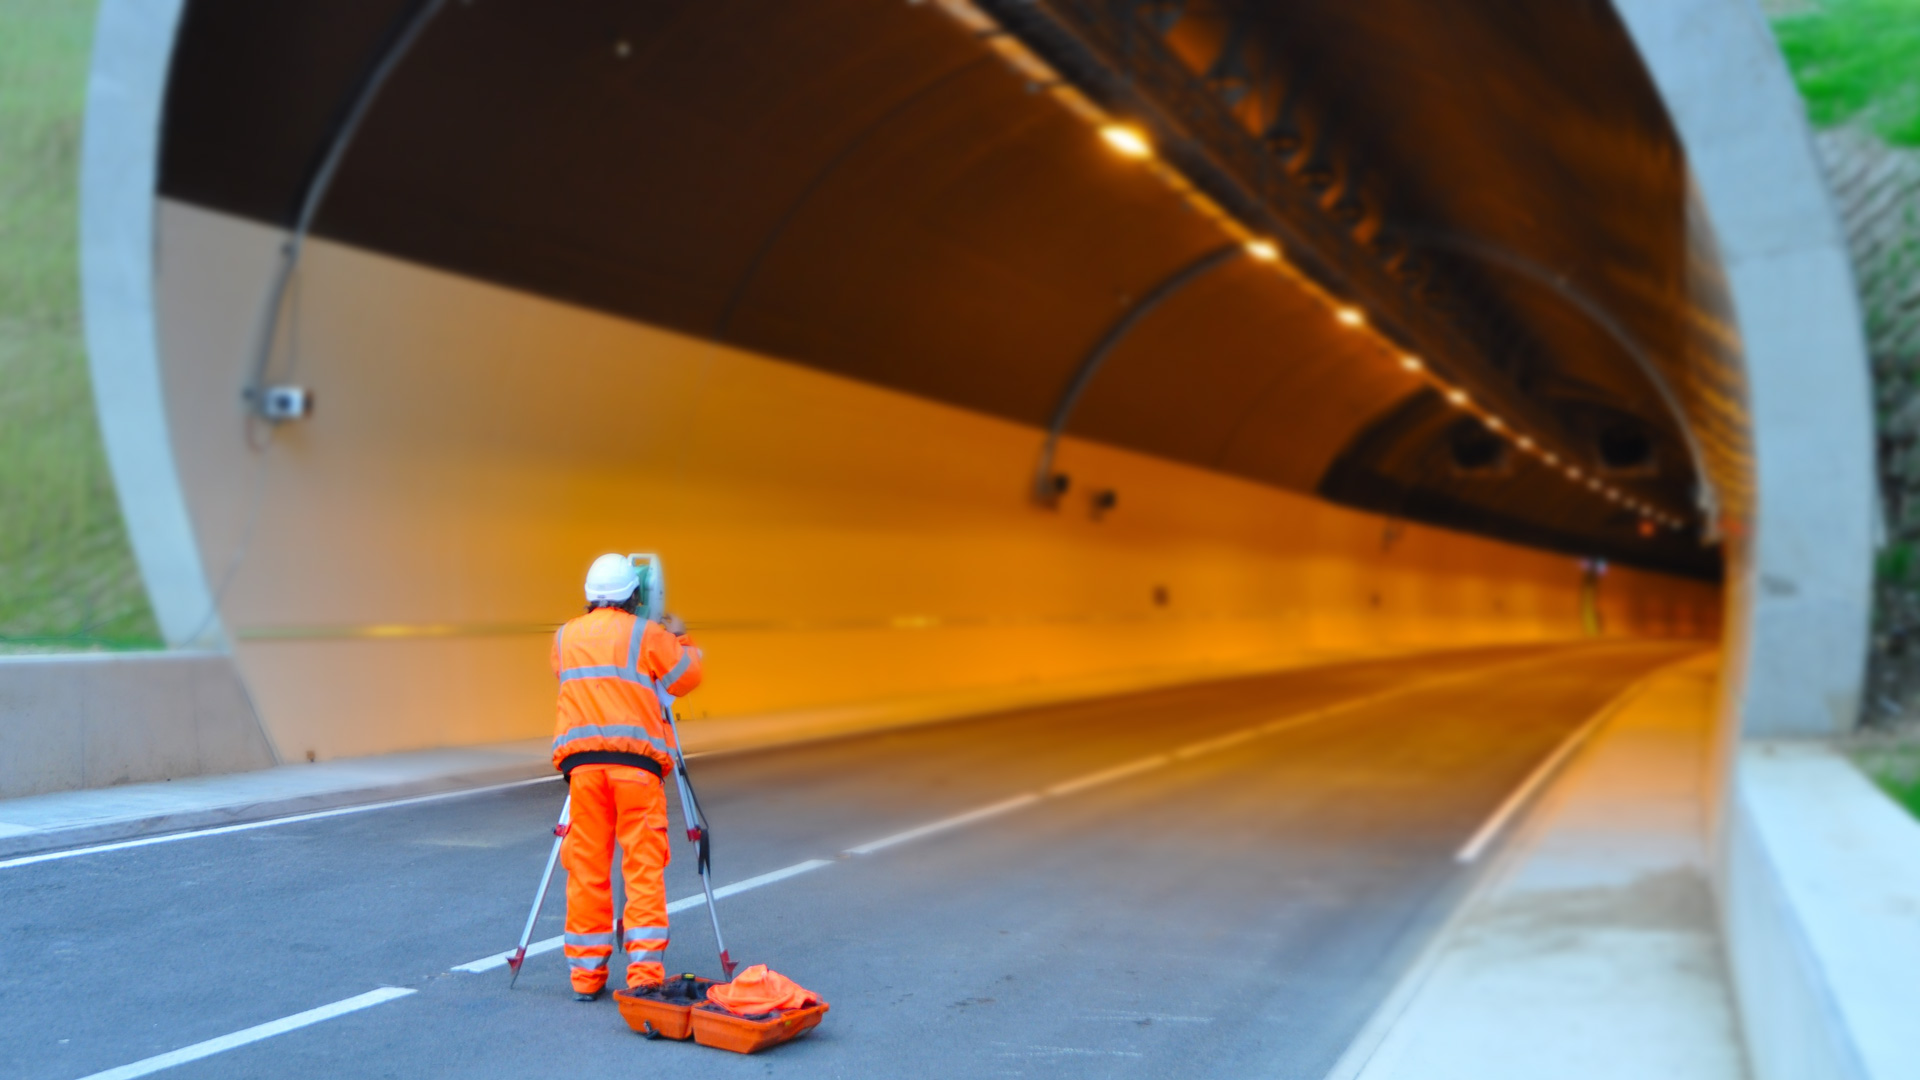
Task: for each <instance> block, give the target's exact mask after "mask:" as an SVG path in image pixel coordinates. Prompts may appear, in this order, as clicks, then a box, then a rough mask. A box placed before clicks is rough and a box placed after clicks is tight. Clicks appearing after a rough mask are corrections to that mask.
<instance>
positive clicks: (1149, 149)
mask: <svg viewBox="0 0 1920 1080" xmlns="http://www.w3.org/2000/svg"><path fill="white" fill-rule="evenodd" d="M1075 111H1076V112H1079V111H1082V110H1075ZM1099 132H1100V137H1101V138H1102V139H1103V140H1105V142H1106V144H1107V145H1108V146H1109V147H1111V148H1112V149H1113V150H1114V151H1115V152H1116V153H1119V154H1121V155H1123V156H1126V157H1130V158H1135V159H1139V160H1142V161H1154V162H1155V164H1156V165H1158V167H1159V170H1160V171H1161V172H1162V175H1163V176H1164V175H1166V174H1167V173H1169V172H1171V171H1172V170H1171V168H1170V167H1169V166H1166V165H1164V164H1161V163H1159V162H1158V161H1157V159H1156V157H1155V154H1154V149H1153V143H1152V142H1151V141H1150V140H1149V139H1148V138H1147V136H1146V134H1145V133H1144V132H1142V131H1141V130H1140V129H1139V128H1136V127H1133V126H1131V125H1128V124H1118V123H1113V122H1110V121H1108V122H1103V123H1102V124H1101V125H1100V127H1099ZM1180 179H1181V181H1182V182H1180V183H1178V184H1177V185H1176V186H1177V187H1179V188H1181V189H1182V194H1186V195H1188V196H1189V198H1192V197H1194V196H1199V192H1197V191H1194V189H1193V188H1192V187H1191V186H1190V185H1188V184H1186V183H1184V177H1182V178H1180ZM1199 197H1200V198H1203V199H1204V196H1199ZM1207 202H1208V206H1207V209H1209V210H1212V211H1213V213H1210V214H1209V216H1211V217H1213V218H1214V219H1215V220H1216V221H1219V222H1221V223H1222V224H1223V226H1224V225H1225V224H1226V223H1227V222H1233V224H1234V225H1238V224H1239V223H1238V222H1237V221H1235V220H1234V219H1232V218H1230V217H1227V216H1226V215H1225V214H1224V212H1222V211H1219V210H1218V208H1217V207H1214V206H1212V205H1211V200H1208V201H1207ZM1228 231H1229V232H1232V233H1234V234H1235V236H1236V238H1237V239H1239V240H1240V242H1241V244H1242V245H1243V246H1244V247H1245V248H1246V252H1247V254H1248V255H1251V256H1252V257H1253V258H1255V259H1257V260H1259V261H1260V262H1264V263H1270V264H1272V265H1274V266H1275V267H1284V266H1285V265H1286V264H1285V262H1284V261H1283V260H1282V258H1281V250H1280V245H1279V243H1278V242H1277V241H1275V240H1273V239H1271V238H1268V237H1264V236H1258V235H1253V234H1250V233H1248V231H1247V230H1246V229H1245V228H1244V227H1239V228H1229V229H1228ZM1289 276H1290V277H1292V278H1293V279H1294V280H1295V282H1296V283H1298V284H1299V285H1301V286H1302V287H1304V288H1305V289H1306V290H1307V291H1308V292H1310V293H1312V294H1313V295H1315V296H1317V297H1318V298H1319V299H1320V300H1321V302H1322V303H1324V304H1326V305H1327V306H1328V307H1329V308H1330V309H1331V310H1332V312H1333V317H1334V319H1335V320H1336V321H1338V322H1339V323H1340V324H1341V325H1342V326H1345V327H1347V328H1349V329H1352V330H1364V329H1366V328H1367V316H1366V313H1365V312H1364V311H1362V310H1360V309H1359V308H1357V307H1354V306H1353V305H1351V304H1348V303H1346V302H1344V301H1342V300H1340V299H1339V298H1338V297H1335V296H1332V295H1330V294H1329V293H1327V291H1326V290H1324V289H1322V288H1320V287H1319V285H1318V284H1317V283H1316V282H1313V281H1312V280H1310V279H1308V278H1306V277H1305V276H1304V275H1301V274H1298V273H1292V274H1290V275H1289ZM1369 337H1371V339H1372V340H1373V341H1374V342H1375V343H1376V344H1378V345H1379V346H1380V347H1381V349H1382V351H1383V352H1386V353H1390V354H1398V359H1399V364H1400V367H1401V368H1402V369H1404V370H1405V371H1407V372H1408V373H1410V374H1412V375H1415V376H1418V377H1420V378H1422V379H1424V380H1425V381H1426V382H1427V383H1429V384H1430V385H1432V386H1433V387H1434V388H1435V389H1436V390H1438V391H1440V393H1441V396H1443V397H1445V398H1446V400H1447V402H1448V403H1449V404H1451V405H1453V406H1454V407H1455V408H1457V409H1460V410H1462V411H1463V412H1467V413H1470V414H1472V415H1473V416H1474V417H1476V418H1477V419H1479V421H1480V423H1481V424H1482V425H1483V426H1485V427H1486V429H1487V430H1488V431H1490V432H1492V433H1494V434H1495V435H1496V436H1498V437H1500V438H1502V439H1505V440H1507V441H1508V442H1509V443H1511V444H1512V446H1513V447H1514V448H1515V449H1517V450H1519V451H1520V452H1521V453H1523V454H1526V455H1528V456H1530V457H1532V458H1534V459H1536V460H1537V461H1539V462H1540V463H1541V464H1542V465H1545V466H1546V467H1547V468H1549V469H1551V470H1553V471H1554V472H1556V473H1559V474H1560V475H1562V476H1564V477H1565V478H1566V479H1567V480H1568V481H1569V482H1571V483H1574V484H1577V485H1580V486H1583V487H1585V488H1586V489H1588V490H1589V491H1592V492H1593V493H1595V494H1597V495H1599V496H1600V497H1601V498H1604V499H1606V500H1607V501H1608V502H1611V503H1615V504H1618V505H1620V506H1623V507H1625V508H1626V509H1628V510H1631V511H1633V512H1635V513H1636V514H1638V515H1639V516H1640V520H1641V526H1642V532H1643V533H1650V532H1651V531H1652V526H1656V525H1657V526H1665V527H1666V528H1669V529H1681V528H1683V527H1684V525H1685V523H1684V521H1683V520H1682V519H1681V518H1680V516H1679V515H1677V514H1674V513H1671V512H1669V511H1666V510H1663V509H1661V508H1659V507H1657V506H1655V505H1653V504H1652V503H1649V502H1647V501H1646V500H1644V499H1640V498H1636V497H1635V496H1633V495H1632V494H1629V493H1628V492H1625V491H1622V490H1621V489H1619V488H1617V487H1615V486H1613V485H1612V484H1609V483H1607V482H1606V481H1604V480H1602V479H1601V478H1600V477H1599V476H1597V475H1594V474H1593V473H1592V472H1590V471H1588V470H1584V469H1582V468H1580V467H1579V466H1578V465H1577V464H1574V463H1573V462H1571V461H1566V460H1563V459H1562V456H1561V455H1560V454H1558V453H1556V452H1554V451H1552V450H1549V449H1547V448H1545V447H1543V446H1541V445H1540V444H1539V442H1538V441H1536V440H1535V439H1534V438H1533V437H1532V436H1531V435H1527V434H1525V433H1523V432H1518V431H1515V430H1513V428H1512V426H1511V425H1509V424H1508V423H1507V422H1506V421H1505V420H1503V419H1501V418H1500V417H1499V416H1497V415H1495V414H1494V413H1492V412H1490V411H1488V410H1487V409H1486V408H1485V407H1483V406H1481V405H1480V404H1479V403H1478V402H1476V401H1474V400H1473V398H1472V397H1471V396H1470V395H1469V394H1468V393H1467V392H1466V391H1465V390H1462V389H1461V388H1459V387H1457V386H1453V385H1451V384H1449V383H1448V382H1447V381H1446V380H1444V379H1442V378H1440V377H1439V376H1438V375H1436V374H1434V372H1433V369H1432V368H1430V367H1429V366H1428V365H1427V364H1426V362H1425V361H1423V360H1421V359H1420V358H1419V357H1417V356H1413V355H1411V354H1406V353H1399V351H1398V350H1397V349H1395V348H1393V346H1392V345H1391V344H1390V343H1388V342H1387V341H1385V340H1384V339H1382V338H1381V337H1380V336H1379V335H1378V334H1370V335H1369Z"/></svg>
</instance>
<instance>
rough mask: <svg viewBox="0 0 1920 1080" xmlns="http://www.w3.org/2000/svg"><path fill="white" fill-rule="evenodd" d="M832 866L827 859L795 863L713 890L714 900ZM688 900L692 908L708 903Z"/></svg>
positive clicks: (701, 897) (694, 898)
mask: <svg viewBox="0 0 1920 1080" xmlns="http://www.w3.org/2000/svg"><path fill="white" fill-rule="evenodd" d="M832 865H833V863H831V862H828V861H827V860H826V859H808V860H807V861H806V862H801V863H794V864H793V865H792V866H788V867H783V868H781V869H779V870H775V871H774V872H772V873H771V874H761V875H760V876H759V877H750V878H748V879H747V880H745V881H736V882H734V883H733V884H731V885H722V886H721V887H719V888H717V889H715V890H713V898H714V899H715V900H725V899H726V898H727V897H729V896H738V895H740V894H741V893H743V892H748V891H750V890H752V889H757V888H759V887H760V886H762V885H771V884H773V883H774V882H776V881H785V880H787V879H788V878H790V877H798V876H800V875H801V874H804V873H806V872H807V871H809V870H818V869H820V868H821V867H823V866H832ZM688 899H689V900H692V901H693V905H692V906H694V907H699V906H700V905H701V904H703V903H705V902H706V899H707V898H706V897H705V896H691V897H688Z"/></svg>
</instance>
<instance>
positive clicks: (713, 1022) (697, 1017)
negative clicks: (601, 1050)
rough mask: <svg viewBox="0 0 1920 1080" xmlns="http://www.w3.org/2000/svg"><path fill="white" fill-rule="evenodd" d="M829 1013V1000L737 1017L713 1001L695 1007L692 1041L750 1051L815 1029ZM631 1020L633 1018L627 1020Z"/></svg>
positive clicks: (722, 1047)
mask: <svg viewBox="0 0 1920 1080" xmlns="http://www.w3.org/2000/svg"><path fill="white" fill-rule="evenodd" d="M825 1015H827V1003H826V1002H824V1001H823V1002H821V1003H820V1004H818V1005H809V1006H807V1007H806V1008H804V1009H786V1010H782V1011H780V1012H772V1013H763V1014H761V1015H759V1016H735V1015H733V1014H732V1013H730V1012H728V1011H727V1010H725V1009H723V1008H721V1007H720V1006H718V1005H715V1004H713V1003H712V1002H710V1001H709V1002H703V1003H701V1004H699V1005H695V1006H694V1007H693V1041H694V1042H697V1043H699V1044H700V1045H701V1046H712V1047H716V1048H718V1049H721V1050H731V1051H733V1052H734V1053H736V1054H751V1053H755V1052H757V1051H760V1050H765V1049H766V1048H767V1047H769V1046H778V1045H780V1044H781V1043H783V1042H787V1041H788V1040H790V1039H796V1038H799V1037H800V1036H802V1035H805V1034H806V1033H807V1032H809V1031H812V1030H813V1029H814V1027H815V1026H816V1025H818V1024H819V1023H820V1018H821V1017H823V1016H825ZM628 1022H629V1023H631V1022H632V1021H628Z"/></svg>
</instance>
